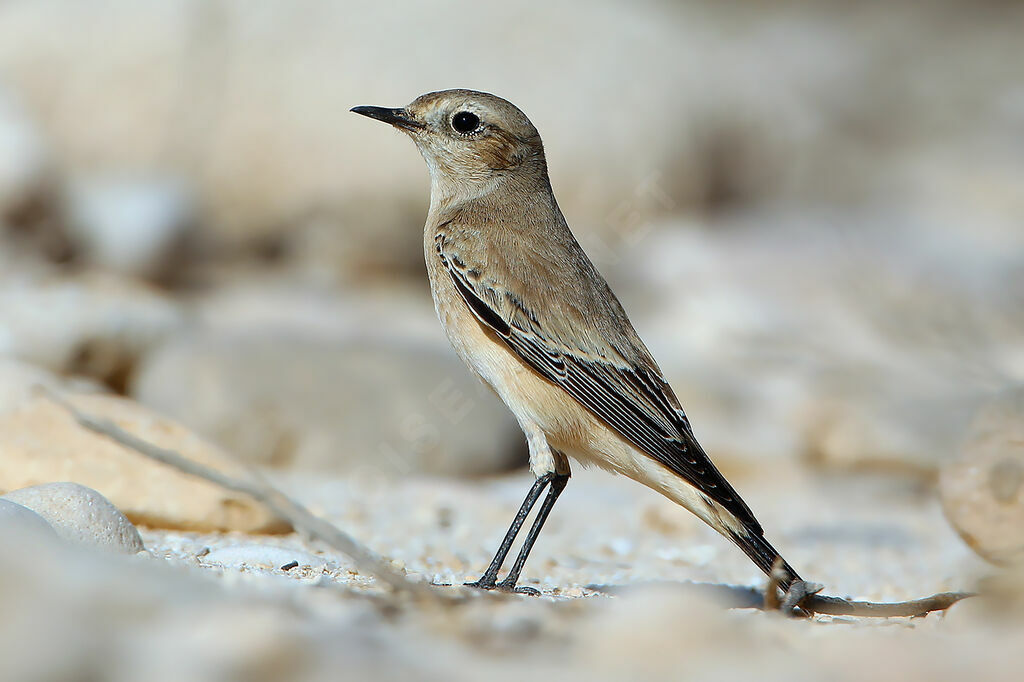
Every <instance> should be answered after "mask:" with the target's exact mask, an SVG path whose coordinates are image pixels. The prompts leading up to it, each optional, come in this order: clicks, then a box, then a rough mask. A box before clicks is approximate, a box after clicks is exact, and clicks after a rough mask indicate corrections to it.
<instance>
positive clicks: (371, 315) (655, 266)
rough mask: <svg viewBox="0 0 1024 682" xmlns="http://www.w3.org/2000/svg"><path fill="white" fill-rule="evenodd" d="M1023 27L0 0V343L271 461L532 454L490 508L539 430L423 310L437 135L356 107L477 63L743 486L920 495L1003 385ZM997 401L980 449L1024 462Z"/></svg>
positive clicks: (414, 6)
mask: <svg viewBox="0 0 1024 682" xmlns="http://www.w3.org/2000/svg"><path fill="white" fill-rule="evenodd" d="M1022 27H1024V4H1021V3H1019V2H1011V1H1009V0H1005V1H996V0H982V1H979V2H962V1H960V2H954V1H952V0H949V1H936V2H930V3H915V2H904V3H899V2H896V3H843V2H782V1H776V0H771V1H768V2H749V1H739V0H735V1H725V2H715V1H712V0H694V1H690V2H668V1H657V0H646V1H644V0H641V1H639V2H632V3H628V4H627V3H616V2H611V1H610V0H595V1H592V2H588V3H571V2H565V3H559V2H550V1H544V2H539V1H533V0H528V1H525V2H515V3H502V4H488V3H469V2H463V1H452V0H439V1H437V2H432V3H400V4H391V3H368V2H358V1H355V0H320V1H313V0H294V1H292V2H262V3H253V2H242V1H232V0H164V1H161V2H156V1H144V2H140V1H139V0H92V1H90V2H76V1H74V0H23V1H19V0H0V355H2V356H4V357H5V358H7V360H8V364H7V365H5V367H6V369H5V370H4V371H5V372H7V373H8V376H12V375H11V374H10V373H11V372H14V371H15V370H14V369H12V368H14V367H17V368H18V369H17V371H18V372H21V374H19V376H24V372H26V371H31V372H35V371H37V370H38V371H40V372H44V373H52V374H54V375H57V376H58V377H60V378H61V380H65V381H68V382H70V383H69V384H68V385H69V386H73V387H74V388H75V390H79V391H82V392H109V393H114V394H118V395H122V396H125V397H127V398H128V399H130V400H132V401H134V402H136V403H138V404H139V405H141V406H143V407H145V408H148V409H149V410H152V411H153V412H154V413H157V414H160V415H164V416H167V417H170V418H172V419H174V420H176V421H178V422H180V423H181V424H183V425H185V426H186V427H187V428H189V429H191V430H193V431H194V432H195V433H197V434H199V435H200V436H202V437H205V438H207V439H209V440H211V441H212V442H214V443H216V444H218V445H220V446H222V447H223V448H225V449H226V450H228V451H230V452H232V453H234V454H235V455H238V456H240V457H243V458H244V459H246V460H247V461H249V462H251V463H255V464H257V465H260V466H263V467H266V468H267V469H268V470H269V471H271V472H277V473H279V474H281V475H282V476H284V475H285V474H296V475H303V476H308V477H310V478H311V479H316V480H321V481H323V480H342V481H352V480H367V479H373V480H378V479H381V478H388V477H392V476H398V477H402V478H408V477H416V476H420V475H425V476H428V477H440V478H444V479H448V478H449V477H455V478H459V477H462V478H474V479H479V477H481V476H484V475H503V474H506V473H507V472H518V473H512V476H513V477H515V478H514V479H513V481H514V483H515V486H511V484H510V487H509V491H510V492H509V493H508V496H507V499H506V500H505V502H503V503H502V504H504V505H505V506H503V507H500V510H499V511H502V514H504V511H505V510H506V507H507V512H508V514H507V515H509V516H510V515H511V513H512V509H513V507H514V505H515V504H516V503H517V501H518V498H519V495H521V494H522V492H525V488H524V487H523V484H524V482H525V481H526V478H523V477H522V476H521V472H522V471H523V469H524V466H525V462H526V450H525V445H524V443H523V438H522V435H521V434H520V432H519V430H518V428H517V427H516V425H515V424H514V422H513V421H512V419H511V418H510V417H509V416H508V415H507V414H506V411H505V409H504V407H503V406H501V405H500V403H499V402H498V401H497V399H496V398H494V397H493V396H492V395H491V394H490V393H489V392H488V391H487V390H486V389H484V388H482V387H481V386H480V385H478V383H477V382H476V381H475V379H473V378H472V377H471V376H470V375H469V373H468V372H467V371H466V370H465V369H464V368H463V367H462V366H461V364H460V363H459V361H458V360H457V359H456V358H455V355H454V353H453V352H452V351H451V350H450V349H449V348H448V345H447V341H446V340H445V338H444V337H443V334H442V332H441V330H440V327H439V325H438V324H437V322H436V320H435V318H434V312H433V309H432V304H431V302H430V296H429V290H428V288H427V282H426V273H425V269H424V265H423V257H422V242H421V229H422V224H423V220H424V218H425V215H426V207H427V203H428V194H429V182H428V176H427V172H426V169H425V168H424V165H423V162H422V160H421V158H420V156H419V154H418V153H417V152H416V150H415V148H414V147H413V145H412V144H410V142H409V140H408V139H406V138H405V137H404V136H403V135H401V134H399V133H397V132H395V131H392V130H389V129H387V128H386V127H385V126H381V125H378V124H375V123H373V122H370V121H367V120H366V119H363V118H360V117H358V116H355V115H353V114H350V113H348V110H349V108H351V107H352V106H356V105H367V104H370V105H382V106H400V105H404V104H406V103H408V102H409V101H411V100H412V99H413V98H415V97H416V96H418V95H420V94H422V93H424V92H428V91H432V90H438V89H444V88H451V87H467V88H474V89H480V90H486V91H489V92H493V93H495V94H497V95H500V96H502V97H505V98H507V99H509V100H511V101H512V102H514V103H515V104H517V105H518V106H519V107H520V108H521V109H522V110H523V111H524V112H526V113H527V115H528V116H530V118H531V119H532V121H533V122H534V123H535V124H536V126H537V128H538V129H539V130H540V132H541V135H542V137H543V139H544V142H545V146H546V149H547V156H548V163H549V167H550V171H551V177H552V183H553V186H554V189H555V193H556V196H557V197H558V199H559V202H560V204H561V207H562V209H563V211H564V213H565V215H566V217H567V219H568V221H569V224H570V225H571V226H572V228H573V230H574V232H575V234H576V236H577V238H578V239H579V241H580V242H581V243H582V244H583V246H584V248H585V249H586V250H587V251H588V253H589V254H590V255H591V257H592V258H593V260H594V261H595V262H596V263H597V264H598V266H599V268H600V269H601V270H602V272H603V274H604V275H605V276H606V278H607V279H608V280H609V282H610V283H611V285H612V287H613V289H614V290H615V291H616V292H617V293H618V295H619V297H620V298H621V299H622V302H623V304H624V306H625V307H626V309H627V310H628V311H629V312H630V313H631V316H632V318H633V322H634V324H635V326H636V327H637V329H638V331H639V332H640V334H641V336H642V337H643V338H644V339H645V341H646V342H647V343H648V345H649V347H650V348H651V350H652V352H653V353H654V355H655V357H657V358H658V360H659V362H660V364H661V365H662V368H663V369H664V370H665V373H666V375H667V377H668V378H669V380H670V381H671V382H672V384H673V386H674V387H675V389H676V392H677V393H678V394H679V397H680V399H681V400H682V403H683V405H684V406H685V407H686V409H687V412H688V414H689V415H690V418H691V420H692V422H693V424H694V427H695V429H696V433H697V435H698V437H699V438H700V439H701V441H702V442H703V443H704V447H705V449H706V450H707V451H708V452H709V453H711V454H712V456H713V458H714V459H715V460H716V461H717V462H719V463H720V465H721V467H722V468H723V469H724V470H725V471H726V473H727V474H729V475H730V476H736V477H738V478H739V480H740V484H739V485H738V487H739V488H740V489H741V490H743V491H747V490H751V491H753V493H752V495H749V497H752V498H754V500H752V506H753V507H754V508H755V509H760V508H762V506H759V504H760V505H767V506H769V507H770V506H771V505H772V504H774V505H775V506H776V507H777V511H775V512H771V511H769V514H770V515H771V514H775V518H776V519H786V518H792V516H789V517H787V511H786V510H787V504H789V503H788V502H787V501H786V500H785V499H783V500H781V501H779V500H778V499H777V498H778V496H777V495H773V492H772V491H773V490H778V488H777V486H778V485H780V476H781V474H779V472H786V471H794V470H799V471H803V472H808V471H810V472H813V473H812V475H813V476H819V477H823V478H830V477H831V478H833V479H844V478H846V477H857V476H862V475H868V476H872V477H878V478H881V479H884V480H885V481H889V482H892V485H894V486H896V488H895V489H896V490H897V491H898V494H893V493H892V490H893V488H892V487H891V486H890V487H889V488H885V487H883V488H882V490H883V492H879V489H877V488H871V489H870V490H869V491H868V492H867V493H865V494H864V495H862V496H854V497H851V498H850V499H847V500H845V502H844V504H847V505H850V504H854V503H862V504H864V505H868V506H870V505H872V504H874V503H875V502H876V501H877V500H880V499H881V500H889V501H890V502H891V501H893V500H894V499H897V498H901V497H903V496H905V495H908V494H912V495H916V496H917V497H916V498H915V499H918V500H920V501H921V504H923V505H932V504H933V503H934V500H935V499H936V490H937V484H938V480H939V472H940V470H941V469H942V468H943V467H944V466H946V465H947V463H949V462H953V461H955V460H956V458H957V457H960V456H964V449H965V447H966V446H965V443H966V442H968V441H969V440H970V439H971V438H972V436H971V433H973V432H972V431H970V428H971V427H970V424H971V423H972V420H973V419H974V418H975V417H974V415H975V414H976V413H977V411H978V410H979V408H983V407H984V406H986V405H990V404H991V401H992V400H993V397H994V396H999V395H1002V394H1004V393H1005V392H1006V391H1007V390H1011V391H1012V390H1013V388H1014V387H1015V386H1018V385H1019V384H1020V383H1021V382H1022V381H1024V78H1022V76H1024V71H1022V68H1024V42H1022V40H1021V29H1022ZM26 368H29V369H26ZM32 376H33V377H35V376H37V375H36V374H32ZM10 381H12V380H10V379H8V385H9V386H10V385H11V384H10V383H9V382H10ZM19 396H20V397H18V398H17V399H15V398H12V397H10V396H5V399H6V400H7V403H5V409H13V408H14V407H17V406H18V404H19V401H22V400H26V399H27V398H25V397H24V396H23V395H21V394H19ZM998 400H1005V399H997V402H998ZM998 404H1000V405H1005V404H1006V403H1005V402H1003V403H998ZM1010 404H1011V406H1013V405H1015V407H1012V409H1011V408H1006V409H1004V410H1003V411H1002V412H1000V411H999V410H998V409H997V410H996V412H997V413H998V414H997V417H995V418H994V419H995V421H994V422H986V424H988V426H986V427H985V428H986V429H988V430H987V431H985V433H986V434H987V435H986V437H989V436H991V438H989V440H988V441H986V443H988V444H989V445H987V446H986V447H989V446H991V447H990V450H992V448H994V451H997V454H998V453H1000V452H1004V451H1005V452H1009V451H1010V450H1007V448H1010V449H1011V450H1012V447H1016V448H1017V449H1016V450H1013V452H1015V453H1017V454H1016V455H1014V456H1015V457H1017V460H1014V461H1018V460H1020V459H1021V454H1020V451H1021V445H1020V443H1021V442H1024V441H1020V440H1019V439H1017V440H1014V439H1016V438H1017V436H1013V437H1012V438H1011V437H1010V436H1009V435H1007V434H1010V433H1011V432H1012V433H1018V431H1014V429H1017V428H1019V425H1020V424H1021V423H1022V422H1021V420H1022V419H1024V418H1022V417H1021V414H1022V410H1024V406H1022V404H1021V403H1020V401H1019V400H1018V402H1017V403H1012V401H1011V403H1010ZM992 424H995V426H992ZM1011 424H1016V425H1017V426H1009V425H1011ZM989 427H991V428H989ZM992 434H995V435H992ZM993 439H994V440H993ZM1000 439H1002V440H1000ZM993 442H995V443H996V445H992V443H993ZM1013 442H1016V443H1017V445H1016V446H1012V443H1013ZM1007 443H1011V445H1007ZM990 450H986V452H990ZM968 454H969V453H968ZM986 456H988V455H986ZM992 457H994V458H995V459H993V460H992V461H993V462H995V461H997V460H998V461H1002V460H1000V457H1001V455H999V456H996V455H992ZM11 461H13V460H9V462H11ZM986 461H988V460H986ZM986 466H987V465H986ZM1014 466H1017V465H1014ZM4 468H6V469H7V471H6V473H4V474H3V475H4V476H7V477H8V479H9V480H7V481H6V483H5V482H4V481H3V480H0V487H6V488H11V487H17V485H26V484H28V483H30V482H33V481H26V480H21V479H19V478H18V476H17V475H13V474H12V470H13V467H12V465H11V464H8V465H6V467H5V465H3V462H0V469H4ZM1011 470H1012V471H1011V474H1013V475H1014V476H1017V479H1015V480H1018V483H1019V479H1020V477H1021V475H1022V474H1021V473H1020V472H1021V471H1024V469H1021V468H1020V466H1018V468H1017V469H1013V468H1012V467H1011ZM999 471H1002V472H1004V473H1005V471H1006V469H1005V468H1004V469H1000V470H999ZM773 472H774V473H773ZM1014 472H1016V473H1014ZM1011 478H1012V476H1011ZM12 480H13V483H12ZM430 480H435V479H433V478H432V479H430ZM980 480H981V481H982V482H981V483H979V484H978V485H979V486H982V487H984V485H987V484H986V483H985V481H987V480H988V479H986V478H984V476H983V477H982V479H980ZM15 484H17V485H15ZM781 484H784V481H783V482H782V483H781ZM887 485H888V484H887ZM520 488H522V490H520ZM571 490H572V487H571V486H570V491H571ZM616 490H617V489H616ZM885 490H888V491H889V495H890V496H889V497H885V493H884V491H885ZM986 490H987V489H986ZM908 491H909V492H908ZM348 494H356V493H355V492H353V491H352V490H349V493H348ZM744 494H745V496H748V495H747V493H746V492H745V493H744ZM976 494H983V495H988V493H984V492H983V493H978V492H977V490H974V489H971V490H966V491H964V490H961V491H958V492H957V493H956V495H959V496H960V497H956V496H955V495H954V498H955V499H952V501H950V499H948V498H947V499H946V500H945V503H946V506H947V513H949V514H950V515H951V517H957V515H958V514H959V515H961V517H962V515H967V516H968V517H969V516H970V515H971V514H975V515H976V514H977V513H978V512H977V509H978V507H977V505H975V504H974V502H972V501H971V500H974V501H975V502H976V499H975V498H971V495H976ZM1009 494H1010V495H1011V497H1012V496H1013V495H1017V494H1018V492H1017V488H1016V487H1013V488H1012V489H1011V490H1010V493H1009ZM879 496H881V497H879ZM323 497H324V498H325V499H326V498H327V497H328V495H327V494H326V493H324V495H323ZM773 498H774V499H775V500H776V501H775V502H772V500H773ZM963 499H967V500H968V502H967V503H965V504H966V505H967V506H966V507H965V508H963V509H961V508H959V507H957V504H959V502H958V500H961V501H962V500H963ZM986 499H987V498H986ZM1014 499H1017V501H1018V503H1020V499H1019V497H1018V498H1014ZM114 501H115V502H117V500H116V499H115V500H114ZM754 502H756V503H754ZM793 504H794V505H796V506H794V507H793V509H796V508H798V507H799V504H798V503H796V502H794V503H793ZM972 505H973V506H972ZM568 506H571V505H568ZM950 509H952V510H953V511H952V512H950ZM958 509H959V511H958ZM1016 509H1017V511H1015V512H1014V513H1017V514H1021V512H1020V511H1019V507H1018V508H1016ZM843 511H844V510H843V509H837V510H834V512H832V513H833V514H834V515H836V518H838V515H840V514H841V512H843ZM846 511H849V507H846ZM559 513H560V512H559ZM566 513H569V512H566ZM556 516H557V513H556ZM500 518H504V516H503V515H498V511H495V516H494V519H495V520H494V521H493V523H494V524H495V527H494V528H489V527H488V529H485V530H484V531H483V532H484V533H485V535H484V537H485V539H486V540H487V542H486V543H483V541H481V542H482V545H483V544H491V540H492V539H496V538H497V533H499V532H500V529H499V528H498V527H497V526H498V525H499V524H500V523H502V521H499V520H498V519H500ZM1013 518H1014V519H1017V518H1018V517H1013ZM1019 518H1020V519H1024V515H1021V516H1020V517H1019ZM553 522H554V521H553ZM973 522H974V521H970V523H973ZM487 523H488V524H491V523H492V521H490V520H489V521H488V522H487ZM778 523H781V521H777V524H778ZM793 523H794V524H795V523H796V521H794V522H793ZM964 523H965V524H966V525H970V523H969V522H968V521H965V522H964ZM1014 523H1016V521H1014ZM982 525H983V526H987V527H990V526H991V523H989V522H987V521H984V519H983V520H982ZM1017 527H1018V528H1019V527H1024V522H1022V523H1021V524H1020V525H1019V526H1017ZM961 531H963V528H961ZM794 533H795V534H796V535H799V533H796V531H794ZM492 535H493V536H494V537H493V538H492V537H491V536H492ZM826 535H827V533H826ZM808 537H810V536H808ZM816 537H819V540H820V537H822V536H821V535H820V534H819V536H816ZM871 537H873V536H870V533H869V534H868V535H864V536H863V537H862V538H861V539H862V540H863V541H864V542H865V543H866V545H867V546H870V544H871V542H872V541H871V539H870V538H871ZM970 537H972V536H970V535H969V534H968V541H969V542H971V541H972V540H971V539H970ZM864 538H867V539H864ZM947 540H948V538H947V539H945V540H943V542H946V541H947ZM816 541H817V540H807V542H808V543H810V545H813V543H814V542H816ZM974 541H975V544H982V545H983V544H984V541H982V540H978V539H977V538H974ZM1014 541H1016V540H1014ZM398 544H400V543H398ZM897 544H898V543H897ZM1011 544H1012V543H1011ZM1021 544H1022V545H1024V540H1022V541H1021ZM1014 546H1016V545H1014ZM1000 547H1001V549H1000V551H1002V550H1003V549H1005V548H1002V546H1000ZM728 551H729V550H728V549H727V548H726V549H723V554H724V553H726V552H728ZM894 551H895V550H894ZM1014 551H1016V550H1014ZM810 553H811V552H810V550H808V552H807V554H810ZM791 560H792V559H791ZM484 561H486V557H485V556H484V555H483V550H481V556H480V557H476V556H475V555H474V557H473V560H472V563H473V565H474V566H476V564H478V563H481V562H484ZM744 575H746V574H744ZM751 575H753V574H751ZM811 577H814V576H811Z"/></svg>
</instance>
